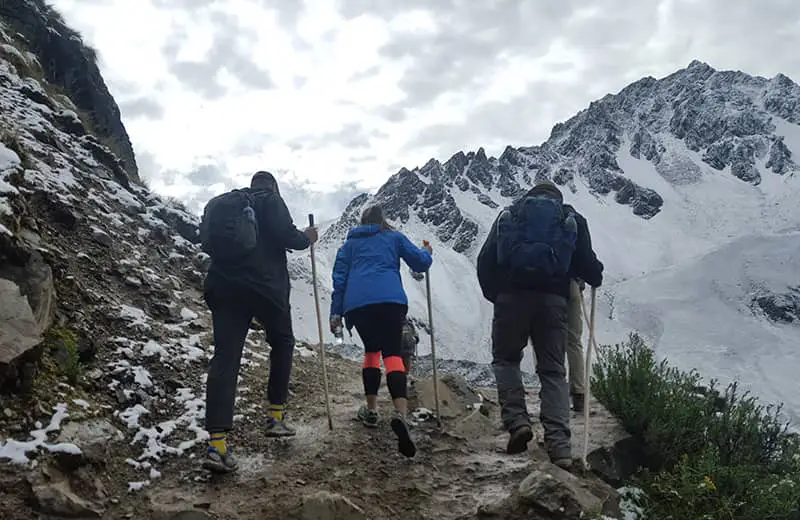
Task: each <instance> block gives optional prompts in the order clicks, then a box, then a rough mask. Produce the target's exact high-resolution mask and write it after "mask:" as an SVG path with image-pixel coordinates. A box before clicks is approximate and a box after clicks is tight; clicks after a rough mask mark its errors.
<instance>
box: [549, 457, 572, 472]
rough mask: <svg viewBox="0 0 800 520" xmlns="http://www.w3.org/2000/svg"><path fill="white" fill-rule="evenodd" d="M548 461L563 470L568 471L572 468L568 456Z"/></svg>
mask: <svg viewBox="0 0 800 520" xmlns="http://www.w3.org/2000/svg"><path fill="white" fill-rule="evenodd" d="M550 462H552V463H553V464H555V465H556V466H558V467H559V468H561V469H563V470H567V471H569V470H570V469H571V468H572V459H570V458H568V457H561V458H557V459H553V460H551V461H550Z"/></svg>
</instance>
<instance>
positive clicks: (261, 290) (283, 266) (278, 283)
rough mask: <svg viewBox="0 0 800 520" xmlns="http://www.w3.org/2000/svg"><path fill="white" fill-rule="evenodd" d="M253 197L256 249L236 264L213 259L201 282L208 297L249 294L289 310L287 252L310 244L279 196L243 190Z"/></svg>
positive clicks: (249, 189) (305, 247)
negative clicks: (224, 293)
mask: <svg viewBox="0 0 800 520" xmlns="http://www.w3.org/2000/svg"><path fill="white" fill-rule="evenodd" d="M244 191H246V192H248V193H250V194H251V195H252V196H253V199H254V200H253V210H254V211H255V213H256V218H257V219H258V247H257V248H256V250H255V251H254V252H253V253H252V254H250V255H249V256H248V257H246V258H245V259H243V260H242V261H241V262H237V263H236V264H235V265H232V264H223V263H220V262H214V261H213V260H212V262H211V266H210V267H209V270H208V275H207V276H206V279H205V283H204V291H205V292H206V293H207V294H208V293H211V292H217V291H226V292H233V293H234V294H242V295H246V294H252V293H253V292H255V293H256V294H257V295H258V296H261V297H264V298H267V299H269V300H270V301H272V302H273V303H274V304H275V305H277V306H279V307H280V308H281V309H284V310H288V309H289V291H290V289H291V288H290V284H289V270H288V268H287V258H286V251H287V250H295V251H301V250H303V249H307V248H308V247H309V246H310V245H311V242H310V241H309V239H308V237H307V236H306V234H305V233H304V232H303V231H301V230H299V229H297V227H295V225H294V222H293V221H292V216H291V215H290V214H289V209H288V208H287V207H286V203H285V202H284V201H283V199H282V198H281V196H280V195H279V194H278V193H275V192H274V191H271V190H264V189H253V188H246V189H245V190H244Z"/></svg>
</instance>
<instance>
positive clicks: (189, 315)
mask: <svg viewBox="0 0 800 520" xmlns="http://www.w3.org/2000/svg"><path fill="white" fill-rule="evenodd" d="M197 318H198V314H197V313H196V312H194V311H193V310H191V309H188V308H186V307H183V308H181V319H182V320H184V321H191V320H196V319H197Z"/></svg>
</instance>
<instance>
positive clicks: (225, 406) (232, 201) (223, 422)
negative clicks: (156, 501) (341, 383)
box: [200, 171, 317, 472]
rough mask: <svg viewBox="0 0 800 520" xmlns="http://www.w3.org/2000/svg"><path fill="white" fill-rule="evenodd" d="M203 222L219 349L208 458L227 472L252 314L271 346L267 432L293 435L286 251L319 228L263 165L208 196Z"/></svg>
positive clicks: (210, 396)
mask: <svg viewBox="0 0 800 520" xmlns="http://www.w3.org/2000/svg"><path fill="white" fill-rule="evenodd" d="M200 230H201V231H200V232H201V241H202V244H203V250H204V251H206V252H207V253H208V254H209V255H210V256H211V266H210V267H209V270H208V274H207V276H206V279H205V282H204V287H203V293H204V298H205V300H206V303H207V304H208V307H209V309H210V310H211V317H212V322H213V323H212V325H213V328H214V357H213V358H212V359H211V364H210V366H209V368H208V381H207V383H206V423H205V427H206V430H207V431H208V434H209V436H210V440H209V441H208V448H207V453H206V458H205V460H204V463H203V465H204V466H205V467H206V468H207V469H210V470H211V471H217V472H229V471H233V470H235V469H236V468H237V462H236V460H235V459H234V457H233V455H232V454H231V449H230V447H229V446H228V444H227V440H226V435H227V432H228V431H230V430H231V429H232V428H233V414H234V402H235V398H236V382H237V379H238V376H239V367H240V363H241V358H242V350H243V348H244V343H245V339H246V337H247V334H248V331H249V329H250V324H251V321H252V320H253V318H256V319H257V320H258V321H259V322H260V323H261V325H262V326H263V328H264V330H265V332H266V337H267V342H268V343H269V344H270V347H271V350H270V365H269V381H268V384H267V400H268V402H269V405H268V408H267V424H266V435H267V436H268V437H291V436H293V435H295V431H294V429H293V428H291V427H290V426H289V425H288V424H287V423H286V417H285V415H284V414H285V406H286V401H287V396H288V393H289V378H290V376H291V371H292V355H293V354H294V332H293V330H292V316H291V307H290V305H289V292H290V286H289V272H288V269H287V259H286V251H287V250H295V251H300V250H304V249H306V248H308V247H309V246H311V244H313V243H314V242H316V240H317V231H316V229H314V228H311V227H309V228H306V229H305V230H304V231H300V230H299V229H297V228H296V227H295V225H294V223H293V221H292V217H291V215H290V214H289V210H288V208H287V207H286V203H285V202H284V201H283V199H282V198H281V195H280V191H279V190H278V183H277V181H276V180H275V177H274V176H273V175H272V174H271V173H269V172H266V171H259V172H257V173H256V174H255V175H253V178H252V180H251V183H250V188H243V189H237V190H233V191H230V192H227V193H225V194H222V195H219V196H217V197H214V198H213V199H211V200H210V201H209V202H208V204H207V205H206V207H205V211H204V214H203V220H202V223H201V225H200Z"/></svg>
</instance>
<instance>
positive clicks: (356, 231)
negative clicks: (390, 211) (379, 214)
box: [347, 224, 381, 238]
mask: <svg viewBox="0 0 800 520" xmlns="http://www.w3.org/2000/svg"><path fill="white" fill-rule="evenodd" d="M380 232H381V226H380V225H378V224H362V225H360V226H356V227H354V228H353V229H351V230H350V232H349V233H347V238H364V237H368V236H372V235H377V234H378V233H380Z"/></svg>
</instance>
